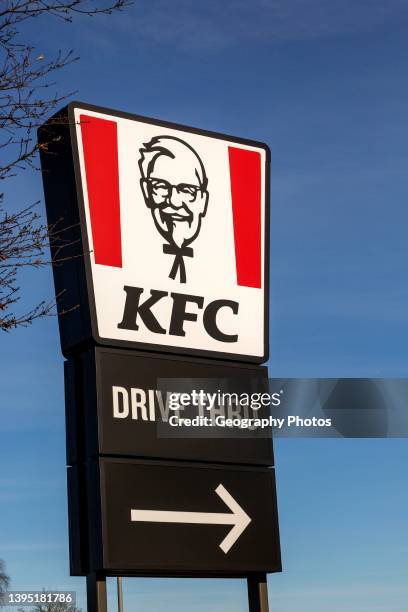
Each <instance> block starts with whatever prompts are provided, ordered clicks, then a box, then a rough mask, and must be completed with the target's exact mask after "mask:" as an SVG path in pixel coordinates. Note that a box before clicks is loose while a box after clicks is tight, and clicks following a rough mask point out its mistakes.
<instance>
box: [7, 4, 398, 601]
mask: <svg viewBox="0 0 408 612" xmlns="http://www.w3.org/2000/svg"><path fill="white" fill-rule="evenodd" d="M407 26H408V5H407V4H406V3H405V2H403V1H402V0H401V1H398V0H388V2H383V1H381V2H380V1H377V0H371V1H367V0H364V1H363V0H354V1H353V0H342V1H340V0H330V2H329V1H328V0H326V2H324V1H323V0H285V2H282V1H280V0H279V1H275V2H273V1H272V0H252V2H244V1H241V0H226V1H225V2H224V3H222V6H221V3H219V2H216V1H213V0H207V1H204V0H190V1H188V0H174V1H173V2H171V3H170V2H165V1H164V0H155V1H153V0H150V2H147V1H146V0H139V1H136V3H135V5H134V6H133V7H130V8H128V9H127V10H126V11H125V12H123V13H121V14H117V15H115V16H111V17H101V18H99V19H96V18H95V19H86V18H81V19H76V20H75V21H74V23H73V24H71V25H66V24H63V23H61V22H59V21H56V20H47V21H46V22H45V23H44V22H43V23H42V25H41V22H40V21H37V22H35V23H33V24H32V25H31V26H30V27H28V28H27V30H26V36H27V37H28V38H29V40H30V41H31V42H32V43H33V44H34V45H35V46H36V47H37V48H38V51H39V52H43V53H45V55H46V56H50V55H52V54H53V53H54V52H55V50H56V49H58V48H63V49H70V48H74V50H75V51H76V52H77V53H78V54H79V55H80V57H81V59H80V62H78V63H75V64H73V65H72V66H70V67H69V68H67V69H66V70H65V71H64V73H61V74H60V75H58V89H59V91H74V90H75V91H77V93H76V94H75V97H76V98H77V99H79V100H83V101H86V102H91V103H94V104H98V105H102V106H110V107H112V108H117V109H121V110H125V111H129V112H135V113H139V114H144V115H147V116H152V117H159V118H163V119H166V120H169V121H176V122H179V123H185V124H187V125H193V126H196V127H201V128H204V129H209V130H216V131H222V132H226V133H230V134H234V135H239V136H243V137H250V138H255V139H258V140H263V141H265V142H267V143H268V144H269V146H270V147H271V150H272V184H271V208H272V229H271V251H272V252H271V322H272V324H271V359H270V362H269V369H270V375H271V376H276V377H309V376H310V377H326V376H327V377H330V376H335V377H338V376H355V377H360V376H369V377H377V378H378V377H384V378H386V377H406V376H407V366H406V364H407V362H408V342H407V339H408V289H407V278H408V240H407V233H408V232H407V227H408V210H407V196H408V187H407V180H406V176H407V171H406V169H407V165H408V146H407V143H408V124H407V120H406V114H407V110H406V109H407V97H408V76H407V75H408V71H407V66H408V42H407V40H408V37H407V35H406V33H407ZM44 32H46V36H44ZM7 190H8V197H9V201H10V203H11V204H12V205H19V204H20V203H21V204H26V203H27V202H31V201H34V200H36V199H38V198H41V197H42V186H41V179H40V176H39V174H36V173H34V172H32V173H27V172H26V173H24V174H22V175H21V176H20V177H19V178H18V179H15V180H14V182H10V183H9V184H8V185H7ZM22 281H23V283H24V288H25V298H24V304H22V305H21V306H22V307H23V306H28V305H29V304H31V303H34V302H35V301H36V300H39V299H41V298H43V297H44V296H46V297H48V296H52V292H53V286H52V275H51V272H50V271H49V270H44V271H43V272H39V273H37V272H35V273H33V274H30V275H27V276H24V277H23V278H22ZM0 351H1V364H2V368H1V381H2V400H1V404H2V419H1V422H0V423H1V424H0V434H1V437H0V440H1V442H0V519H1V520H0V558H4V559H5V560H6V562H7V568H8V571H9V573H10V575H11V577H12V580H13V582H12V586H13V588H15V589H18V588H25V589H29V588H37V589H41V588H42V587H46V588H47V587H50V588H51V587H53V588H65V589H68V588H72V589H75V590H77V593H78V598H79V603H80V605H84V599H83V598H84V580H83V579H80V578H70V577H69V575H68V548H67V516H66V513H67V511H66V491H65V448H64V444H65V440H64V399H63V375H62V356H61V354H60V351H59V339H58V330H57V321H56V320H55V319H53V318H50V319H47V320H44V321H40V322H38V323H37V324H36V325H35V326H33V327H32V328H30V329H26V330H19V331H17V332H13V333H12V334H9V335H5V334H4V335H2V337H1V344H0ZM275 449H276V453H275V454H276V463H277V482H278V502H279V509H280V523H281V538H282V551H283V562H284V572H283V574H276V575H272V576H270V578H269V586H270V602H271V609H272V610H274V611H275V612H295V611H298V610H299V609H302V611H303V612H327V610H330V611H331V612H340V610H342V611H343V610H345V609H347V610H348V611H349V612H366V611H367V612H368V611H370V612H377V611H378V612H405V610H406V602H407V600H408V587H407V585H408V579H407V578H408V560H407V559H408V516H407V512H406V507H407V502H408V498H407V493H406V492H407V490H408V487H407V475H406V465H407V459H408V444H407V441H406V440H396V439H393V440H358V439H353V440H316V439H310V440H295V439H280V440H278V441H277V442H276V444H275ZM109 586H110V593H111V595H112V597H113V595H114V589H113V584H112V583H110V584H109ZM245 598H246V593H245V585H244V583H243V581H223V580H222V581H195V580H194V581H174V580H168V581H156V580H133V581H129V580H127V581H125V605H127V606H128V607H130V605H131V604H132V607H134V609H139V608H140V609H146V607H147V605H149V610H151V612H156V611H157V612H159V611H160V612H161V611H162V610H164V609H166V611H167V612H173V610H174V611H175V610H177V611H183V610H185V611H186V612H187V611H190V610H192V609H194V610H197V611H198V612H207V611H210V610H211V612H214V611H215V612H218V611H220V612H221V611H223V612H239V611H241V610H242V611H244V610H246V609H247V608H246V599H245ZM112 605H113V603H112ZM138 606H139V607H138Z"/></svg>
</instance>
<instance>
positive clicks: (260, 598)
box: [247, 574, 269, 612]
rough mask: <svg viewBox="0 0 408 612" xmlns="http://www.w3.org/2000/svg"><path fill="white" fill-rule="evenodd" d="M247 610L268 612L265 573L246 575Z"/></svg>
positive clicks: (250, 611)
mask: <svg viewBox="0 0 408 612" xmlns="http://www.w3.org/2000/svg"><path fill="white" fill-rule="evenodd" d="M247 584H248V603H249V612H269V604H268V583H267V581H266V574H254V575H251V576H248V578H247Z"/></svg>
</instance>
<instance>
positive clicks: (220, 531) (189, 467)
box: [69, 458, 281, 576]
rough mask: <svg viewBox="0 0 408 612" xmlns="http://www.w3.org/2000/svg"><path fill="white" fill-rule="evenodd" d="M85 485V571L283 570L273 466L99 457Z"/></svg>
mask: <svg viewBox="0 0 408 612" xmlns="http://www.w3.org/2000/svg"><path fill="white" fill-rule="evenodd" d="M75 469H77V468H69V470H75ZM87 482H88V483H89V484H88V499H87V505H88V508H90V512H89V514H88V519H87V520H88V537H89V559H88V563H89V570H90V571H101V572H106V573H108V574H111V575H114V574H115V573H117V574H120V575H124V576H126V575H130V576H132V575H133V576H135V575H157V576H160V575H185V576H207V575H208V576H210V575H214V574H217V575H225V576H238V575H242V576H243V575H248V573H250V572H272V571H280V569H281V562H280V548H279V534H278V523H277V510H276V499H275V480H274V471H273V470H271V469H267V468H244V467H237V466H234V467H227V466H224V467H221V466H216V465H211V466H208V465H205V464H199V463H196V464H191V463H190V464H189V463H180V462H179V463H173V464H171V463H168V462H163V463H161V462H158V461H150V462H147V461H146V462H140V461H135V460H129V459H128V460H124V459H122V460H120V459H108V458H104V459H99V461H95V462H92V463H91V464H89V465H88V467H87Z"/></svg>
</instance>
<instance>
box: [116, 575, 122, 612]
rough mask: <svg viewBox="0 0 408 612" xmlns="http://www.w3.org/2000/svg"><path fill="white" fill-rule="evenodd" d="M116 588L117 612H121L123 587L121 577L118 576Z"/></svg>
mask: <svg viewBox="0 0 408 612" xmlns="http://www.w3.org/2000/svg"><path fill="white" fill-rule="evenodd" d="M117 587H118V612H123V585H122V576H118V579H117Z"/></svg>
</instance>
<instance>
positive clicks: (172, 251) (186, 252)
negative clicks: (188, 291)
mask: <svg viewBox="0 0 408 612" xmlns="http://www.w3.org/2000/svg"><path fill="white" fill-rule="evenodd" d="M163 253H165V254H166V255H175V257H174V262H173V266H172V268H171V270H170V274H169V278H172V279H173V280H175V278H176V276H177V272H178V271H180V283H185V282H186V280H187V278H186V266H185V264H184V259H183V257H193V254H194V251H193V249H192V248H190V247H178V246H176V245H175V244H163Z"/></svg>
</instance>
